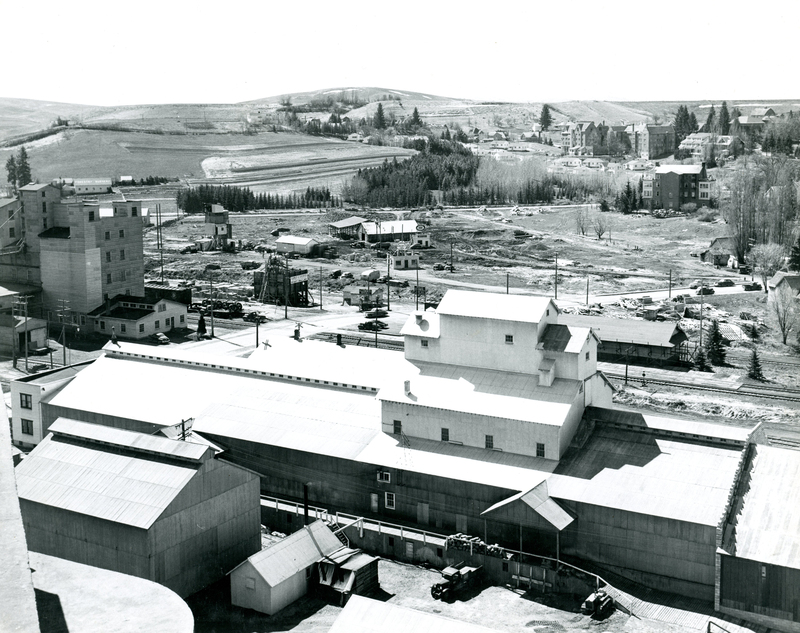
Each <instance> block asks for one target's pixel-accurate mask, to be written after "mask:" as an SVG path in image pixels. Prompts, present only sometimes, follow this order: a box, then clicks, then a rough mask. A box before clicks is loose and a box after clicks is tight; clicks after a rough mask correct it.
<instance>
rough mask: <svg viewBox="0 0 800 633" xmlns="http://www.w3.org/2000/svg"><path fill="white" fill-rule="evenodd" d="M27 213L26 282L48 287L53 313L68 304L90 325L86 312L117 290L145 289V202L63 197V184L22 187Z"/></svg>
mask: <svg viewBox="0 0 800 633" xmlns="http://www.w3.org/2000/svg"><path fill="white" fill-rule="evenodd" d="M19 195H20V201H21V203H22V214H23V216H24V237H25V255H26V257H27V259H28V260H29V261H28V262H27V264H28V265H29V267H30V268H31V269H32V272H31V273H29V274H28V278H27V279H26V281H28V282H29V283H32V284H34V285H37V286H41V289H42V308H43V311H44V312H45V313H49V315H48V316H49V317H52V316H53V315H54V314H55V313H56V312H57V311H58V310H60V309H63V308H65V307H66V308H67V309H68V311H69V313H70V317H69V320H70V321H71V322H72V323H73V324H74V325H78V326H88V329H89V331H91V323H87V319H86V315H87V314H88V313H89V312H91V311H92V310H94V309H95V308H97V307H98V306H101V305H103V304H104V303H105V302H107V301H108V300H109V298H111V297H114V296H116V295H125V294H129V295H137V296H140V295H143V294H144V256H143V252H142V230H143V227H142V220H141V209H142V207H141V202H139V201H136V200H126V201H113V202H103V203H96V202H95V203H86V202H83V201H70V202H67V201H65V200H62V198H61V192H60V190H59V189H58V188H57V187H54V186H52V185H49V184H31V185H26V186H24V187H21V188H20V190H19Z"/></svg>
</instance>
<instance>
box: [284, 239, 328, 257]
mask: <svg viewBox="0 0 800 633" xmlns="http://www.w3.org/2000/svg"><path fill="white" fill-rule="evenodd" d="M275 246H276V249H277V251H278V252H279V253H282V254H288V253H299V254H300V255H306V256H313V255H314V254H315V253H316V251H317V249H318V247H319V242H318V241H317V240H315V239H314V238H313V237H300V236H298V235H283V236H281V237H279V238H278V239H277V240H275Z"/></svg>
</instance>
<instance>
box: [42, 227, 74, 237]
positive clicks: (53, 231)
mask: <svg viewBox="0 0 800 633" xmlns="http://www.w3.org/2000/svg"><path fill="white" fill-rule="evenodd" d="M39 237H40V238H41V239H47V238H51V239H56V240H68V239H69V227H68V226H52V227H50V228H49V229H47V230H45V231H42V232H41V233H39Z"/></svg>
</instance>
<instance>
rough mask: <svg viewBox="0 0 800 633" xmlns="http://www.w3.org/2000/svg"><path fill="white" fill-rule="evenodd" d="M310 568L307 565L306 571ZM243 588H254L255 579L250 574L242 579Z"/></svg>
mask: <svg viewBox="0 0 800 633" xmlns="http://www.w3.org/2000/svg"><path fill="white" fill-rule="evenodd" d="M310 569H311V567H309V568H308V569H307V570H306V571H307V572H308V571H309V570H310ZM244 588H245V589H255V588H256V579H255V578H253V577H252V576H248V577H247V578H245V579H244Z"/></svg>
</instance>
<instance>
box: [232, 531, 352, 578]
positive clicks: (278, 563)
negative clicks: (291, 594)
mask: <svg viewBox="0 0 800 633" xmlns="http://www.w3.org/2000/svg"><path fill="white" fill-rule="evenodd" d="M342 547H344V546H343V545H342V542H341V541H340V540H339V539H338V538H337V537H336V535H335V534H334V533H333V532H332V531H331V529H330V528H329V527H328V526H327V525H325V523H323V522H322V521H314V523H312V524H311V525H306V526H305V527H303V528H302V529H301V530H299V531H297V532H295V533H294V534H292V535H291V536H287V537H286V538H285V539H283V540H281V541H278V542H277V543H275V544H274V545H272V546H270V547H268V548H267V549H263V550H261V551H260V552H258V553H257V554H253V555H252V556H251V557H250V558H248V559H247V561H246V562H247V563H250V565H252V566H253V568H254V569H255V570H256V571H257V572H258V573H259V575H260V576H261V577H262V578H263V579H264V581H265V582H266V583H267V584H268V585H269V586H270V587H275V586H277V585H279V584H280V583H282V582H283V581H284V580H286V579H288V578H291V577H292V576H294V575H295V574H296V573H298V572H300V571H303V570H304V569H307V568H308V567H310V566H311V565H313V564H314V563H316V562H319V561H320V560H322V559H323V558H325V557H326V556H330V555H331V554H333V553H334V552H335V551H337V550H339V549H342ZM242 564H244V563H242Z"/></svg>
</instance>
